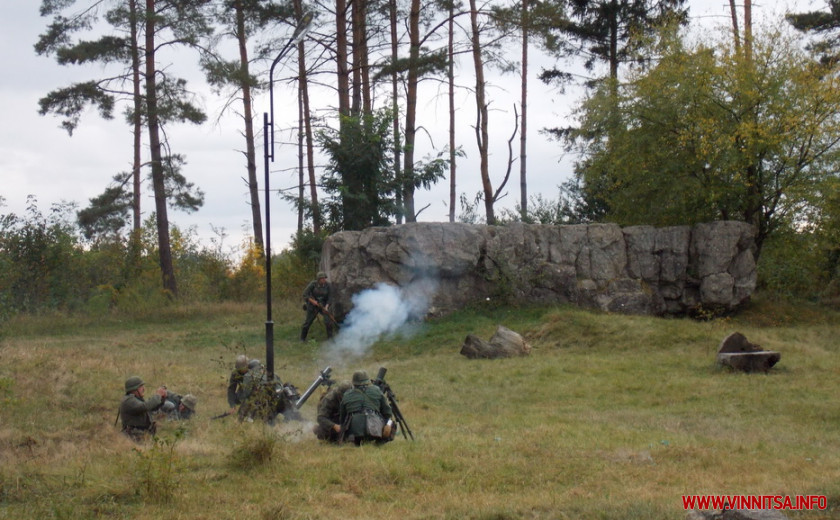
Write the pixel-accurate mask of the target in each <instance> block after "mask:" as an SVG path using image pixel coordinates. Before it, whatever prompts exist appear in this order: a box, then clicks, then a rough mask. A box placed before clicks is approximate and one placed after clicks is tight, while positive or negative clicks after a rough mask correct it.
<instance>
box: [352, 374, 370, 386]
mask: <svg viewBox="0 0 840 520" xmlns="http://www.w3.org/2000/svg"><path fill="white" fill-rule="evenodd" d="M369 384H370V378H369V377H368V375H367V372H365V371H364V370H359V371H358V372H355V373H353V386H362V385H369Z"/></svg>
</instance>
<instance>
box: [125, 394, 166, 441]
mask: <svg viewBox="0 0 840 520" xmlns="http://www.w3.org/2000/svg"><path fill="white" fill-rule="evenodd" d="M162 405H163V398H162V397H161V396H159V395H158V394H153V395H152V396H151V397H149V400H148V401H147V400H144V399H143V398H142V397H137V396H136V395H134V394H125V396H124V397H123V400H122V402H121V403H120V419H121V420H122V431H123V433H125V434H126V435H128V436H129V437H131V438H132V439H134V440H141V439H142V438H143V437H145V435H146V434H147V433H150V434H152V435H154V433H155V428H154V424H155V423H154V421H152V415H151V412H153V411H155V410H157V409H158V408H160V407H161V406H162Z"/></svg>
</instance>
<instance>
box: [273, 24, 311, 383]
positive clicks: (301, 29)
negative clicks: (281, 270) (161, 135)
mask: <svg viewBox="0 0 840 520" xmlns="http://www.w3.org/2000/svg"><path fill="white" fill-rule="evenodd" d="M311 22H312V15H311V14H309V13H307V14H304V15H303V17H302V18H301V20H300V22H298V25H297V27H295V32H294V33H293V34H292V36H291V38H289V41H287V42H286V45H284V46H283V48H282V49H281V50H280V53H278V54H277V57H276V58H274V61H273V62H272V63H271V69H269V72H268V109H269V111H268V112H264V113H263V150H264V151H265V154H264V158H265V311H266V317H265V363H266V369H267V371H268V380H269V381H273V380H274V321H273V320H272V317H271V213H270V208H271V202H270V197H269V195H270V190H269V175H268V173H269V172H268V169H269V168H268V165H269V162H274V67H276V66H277V64H278V63H280V60H282V59H283V57H284V56H285V55H286V53H287V52H289V50H291V49H292V46H293V45H295V44H296V43H298V42H299V41H300V40H301V38H303V36H304V34H305V33H306V30H307V29H308V28H309V24H310V23H311ZM269 114H270V115H269Z"/></svg>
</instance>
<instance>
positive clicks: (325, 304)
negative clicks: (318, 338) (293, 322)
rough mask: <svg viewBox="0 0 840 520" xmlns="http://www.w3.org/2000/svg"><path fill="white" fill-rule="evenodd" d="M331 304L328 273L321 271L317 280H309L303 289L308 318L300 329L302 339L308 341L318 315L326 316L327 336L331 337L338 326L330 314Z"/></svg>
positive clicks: (304, 305) (316, 276)
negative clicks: (310, 330)
mask: <svg viewBox="0 0 840 520" xmlns="http://www.w3.org/2000/svg"><path fill="white" fill-rule="evenodd" d="M330 304H332V288H331V287H330V283H329V282H328V281H327V273H325V272H323V271H320V272H318V274H317V275H315V280H312V281H311V282H309V285H307V286H306V289H305V290H304V291H303V309H304V310H305V311H306V319H305V320H304V322H303V326H302V327H301V329H300V340H301V341H306V336H307V334H309V327H311V326H312V323H313V322H314V321H315V318H317V317H318V314H322V315H323V316H324V326H325V327H326V328H327V338H331V337H332V335H333V330H335V328H336V327H337V325H336V323H335V322H334V321H333V320H332V317H331V316H330V312H329V310H330Z"/></svg>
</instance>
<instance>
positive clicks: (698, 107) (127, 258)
mask: <svg viewBox="0 0 840 520" xmlns="http://www.w3.org/2000/svg"><path fill="white" fill-rule="evenodd" d="M836 4H837V3H836V2H834V1H833V0H832V1H828V2H827V3H826V8H827V10H822V11H814V12H806V13H797V14H789V15H787V17H786V18H785V19H784V20H778V21H777V23H771V24H768V25H767V26H762V27H760V28H754V27H753V26H752V22H751V20H752V5H751V2H750V1H749V0H748V1H747V2H745V3H744V4H743V5H741V4H739V5H736V3H735V2H734V1H731V2H730V6H731V24H729V25H728V26H724V27H722V29H725V30H722V31H720V32H718V33H713V32H709V31H704V32H701V33H700V34H698V33H697V32H696V31H695V32H692V31H690V30H689V29H690V26H691V23H690V20H691V17H690V13H689V11H688V8H687V7H686V5H685V0H550V1H545V2H531V1H530V0H521V1H498V2H487V3H481V4H479V3H477V2H476V1H475V0H470V1H469V2H468V3H467V4H463V3H461V2H457V1H436V2H428V1H422V0H336V2H335V3H322V2H318V1H313V2H304V1H303V0H290V1H273V0H142V1H141V0H42V3H41V14H42V16H43V17H44V18H45V19H46V20H47V21H48V23H47V24H46V28H45V31H44V32H43V33H42V34H41V35H40V37H39V39H38V41H37V43H36V44H35V51H36V52H37V53H38V54H41V55H45V56H51V57H54V58H55V60H56V62H57V64H58V65H61V66H79V65H89V64H98V65H100V67H99V68H98V69H96V70H99V71H101V74H100V75H98V76H96V77H91V78H90V80H88V81H82V82H78V83H73V84H70V85H65V86H58V87H57V88H56V89H55V90H53V91H51V92H48V93H45V95H44V97H43V98H42V99H41V101H40V113H41V114H42V115H51V116H56V117H58V118H60V120H61V125H62V126H63V127H64V128H65V129H66V130H67V131H68V133H69V134H71V135H72V132H73V131H74V129H75V128H76V127H77V126H78V125H81V124H84V122H83V121H82V119H83V116H86V114H87V112H88V111H89V109H90V108H95V109H96V111H97V112H98V114H99V116H101V117H104V118H113V117H115V114H122V116H123V117H124V118H125V120H126V123H127V124H128V125H130V126H131V127H132V128H133V130H134V142H133V146H127V147H126V157H127V158H128V157H129V156H131V157H132V159H131V161H130V164H132V169H131V171H128V172H120V173H115V174H114V175H113V177H112V179H111V180H110V182H108V183H107V184H106V183H105V182H104V183H103V184H104V191H103V192H102V194H101V195H99V196H97V197H95V198H93V199H91V200H90V201H89V204H88V205H87V206H86V207H84V208H82V209H78V208H68V207H54V208H50V210H49V213H48V214H47V215H46V216H45V215H44V214H42V211H44V210H43V209H42V208H38V206H37V202H36V200H37V199H36V198H34V197H33V198H32V199H31V201H30V207H29V209H28V210H27V212H26V214H24V215H14V214H6V215H2V221H0V226H1V227H0V233H1V234H0V252H2V256H0V270H2V272H0V289H2V293H0V306H2V310H0V315H2V314H5V315H9V314H10V313H15V312H21V311H38V310H42V309H50V308H59V309H60V308H67V309H73V308H85V307H90V306H91V305H93V306H97V305H100V304H101V305H105V304H107V305H108V306H114V305H116V306H121V305H125V304H126V303H125V302H128V301H131V300H135V301H138V302H139V301H141V300H143V299H146V298H149V297H150V294H151V293H154V294H156V295H163V296H162V297H164V298H172V299H175V298H197V299H226V298H249V297H253V294H254V292H258V291H259V287H258V286H259V284H260V283H261V282H260V280H261V278H260V275H259V274H260V273H259V271H260V270H261V269H264V265H265V261H266V260H265V258H264V251H265V240H264V237H263V229H264V226H265V224H264V223H263V222H262V220H261V213H262V211H261V208H262V205H261V187H260V181H259V173H258V172H259V171H260V169H261V166H264V168H265V170H266V172H267V171H268V168H269V165H268V161H269V157H271V158H272V159H273V150H274V146H275V143H274V142H273V140H272V142H270V143H269V142H268V141H269V139H268V136H273V135H274V131H273V130H274V128H273V124H274V122H273V114H272V115H271V120H265V121H263V129H262V130H260V129H259V126H260V125H259V121H255V119H256V118H255V114H254V113H253V106H252V102H253V98H254V96H255V95H257V94H259V93H263V94H264V93H265V92H267V91H268V92H273V87H274V84H275V83H284V84H287V85H296V87H297V88H296V91H297V92H298V99H297V101H298V113H299V118H298V119H299V125H298V132H297V135H298V142H297V146H298V149H299V157H300V161H299V167H298V173H299V183H298V187H297V191H296V192H294V193H284V194H283V197H285V198H286V199H288V200H289V201H291V202H292V203H293V204H295V206H296V207H297V208H298V226H297V229H298V232H297V235H296V238H295V241H294V244H293V246H292V247H291V248H290V249H289V250H288V251H284V252H282V253H281V254H279V255H273V254H272V255H270V256H271V257H272V258H271V260H270V261H272V266H274V265H275V264H274V262H281V263H284V264H285V265H286V268H287V269H288V270H290V271H289V272H291V271H294V270H295V269H298V268H299V269H300V271H301V272H305V271H306V270H308V269H311V268H312V266H313V265H314V263H315V262H316V257H317V251H318V250H319V249H318V245H319V244H320V242H321V241H322V240H323V238H324V237H325V236H326V235H327V234H329V233H332V232H335V231H340V230H344V229H362V228H364V227H368V226H371V225H391V224H399V223H402V222H412V221H415V220H416V219H417V218H418V215H420V213H422V211H423V208H418V207H416V206H415V193H416V192H417V191H418V190H426V189H430V188H431V187H432V186H433V185H435V184H437V183H439V182H443V181H444V180H448V183H449V187H450V189H449V208H450V215H449V219H450V221H455V220H456V219H459V220H466V221H475V222H484V223H488V224H501V225H504V223H505V222H508V221H512V220H522V221H526V222H541V223H547V224H564V223H579V222H603V221H610V222H617V223H619V224H621V225H633V224H649V225H656V226H664V225H683V224H694V223H696V222H702V221H709V220H717V219H736V220H743V221H746V222H749V223H751V224H753V225H754V226H755V228H756V231H757V242H756V246H757V247H756V253H757V255H758V256H759V265H760V267H761V271H760V277H761V283H762V286H763V287H765V288H767V289H770V290H774V291H779V292H784V293H787V294H791V295H796V296H799V297H808V298H831V297H833V295H834V293H837V292H840V291H837V289H836V279H837V277H838V274H840V273H838V262H840V246H838V243H840V241H838V232H840V226H838V217H839V216H840V205H838V193H840V191H838V186H837V183H838V171H840V155H838V151H840V149H838V148H839V147H838V143H840V103H838V100H840V77H838V70H837V65H838V60H837V53H838V33H840V31H838V29H837V28H838V26H840V10H838V8H837V5H836ZM535 48H536V49H539V51H540V52H542V53H545V54H547V55H548V56H551V57H553V58H555V59H556V66H555V67H554V68H551V69H543V70H541V71H539V72H538V73H534V72H532V71H530V70H529V68H528V66H529V64H528V56H529V51H531V50H533V49H535ZM176 49H177V50H176ZM511 49H517V50H516V52H512V51H511ZM174 52H177V54H173V53H174ZM461 55H463V56H468V57H469V59H470V61H471V64H472V74H471V75H465V74H459V75H458V79H457V80H456V77H455V73H454V67H455V64H456V62H457V61H458V58H459V56H461ZM175 56H177V57H178V59H177V60H175ZM185 56H192V57H193V62H192V63H191V65H193V66H195V65H196V64H197V65H199V66H200V67H201V69H202V70H203V71H204V73H205V78H206V81H207V83H208V84H209V85H211V86H212V87H213V88H214V89H215V92H216V93H217V94H218V95H219V96H221V97H222V99H224V100H226V101H225V103H224V104H225V106H226V107H227V109H228V110H231V111H234V112H235V113H236V114H238V115H240V116H241V120H242V136H243V144H242V145H243V152H242V154H243V158H244V160H243V167H242V171H241V172H236V173H235V174H236V175H238V176H241V177H243V178H245V179H247V183H248V187H249V193H250V197H249V199H248V201H247V204H248V206H249V207H250V212H251V216H252V218H251V220H252V233H251V237H250V241H249V243H248V244H244V245H243V246H242V249H241V251H240V252H239V253H238V254H235V255H230V254H225V253H223V252H221V251H219V250H218V248H217V249H216V250H213V248H212V245H210V246H208V245H200V244H198V243H197V242H196V241H195V240H194V239H193V238H192V237H191V236H190V234H189V233H188V232H187V233H185V232H184V231H183V230H179V229H177V228H176V227H173V226H172V225H171V224H170V222H169V218H168V212H169V210H170V209H173V208H177V209H184V210H187V211H194V210H197V209H198V208H200V206H201V204H202V201H203V193H202V190H201V185H200V182H199V181H190V180H189V179H188V178H187V172H185V169H184V168H183V166H184V164H185V162H186V158H185V157H184V156H183V155H182V154H179V153H178V152H177V150H178V143H177V142H170V141H169V140H168V134H167V132H166V129H167V128H169V127H171V126H172V125H176V124H185V123H190V124H203V123H204V122H205V121H206V119H207V116H206V114H205V113H204V112H203V110H202V109H201V108H200V107H199V105H198V103H197V102H196V99H195V97H194V94H193V93H192V91H191V90H190V86H189V85H188V83H187V81H186V80H184V79H183V78H181V77H178V75H177V74H178V73H179V70H180V69H179V66H181V65H183V64H184V59H185V58H184V57H185ZM275 67H277V75H276V76H275V75H274V71H275ZM494 69H496V70H505V71H511V72H515V73H517V74H519V76H520V78H521V80H522V83H521V92H520V94H521V98H520V103H519V106H518V107H517V109H516V111H515V112H516V121H515V125H514V130H513V132H512V134H511V136H510V140H509V151H508V156H507V157H506V158H505V159H502V160H498V159H496V162H494V163H491V160H490V158H491V153H490V150H489V136H490V133H491V129H492V128H493V127H492V126H491V124H490V120H491V114H492V111H491V110H490V106H491V104H492V99H490V98H491V96H489V95H488V92H487V86H488V81H487V80H486V77H487V75H488V74H489V72H490V71H491V70H494ZM86 70H94V69H86ZM269 71H270V72H269ZM581 71H584V72H581ZM267 72H268V73H267ZM530 76H534V78H536V79H538V80H540V81H543V82H546V83H548V84H550V85H554V86H556V87H557V88H558V89H563V88H566V87H569V86H571V85H577V86H580V87H582V88H583V92H584V95H583V97H582V98H581V100H580V102H579V104H578V105H576V107H575V112H574V118H573V124H570V125H568V126H565V127H558V128H551V129H539V130H541V131H544V132H548V133H550V134H551V135H553V136H555V137H556V138H557V146H558V149H561V150H562V149H563V148H565V150H566V151H567V152H570V153H573V154H574V157H576V160H575V166H574V168H575V169H574V176H573V178H572V179H570V180H568V181H566V182H563V183H562V184H561V183H560V180H559V179H558V191H557V194H556V196H557V198H556V199H554V198H551V197H550V196H548V195H546V194H537V195H529V193H528V172H527V160H526V158H527V137H528V133H527V122H528V120H527V113H528V79H529V77H530ZM424 88H430V89H431V88H433V89H436V90H439V91H443V92H446V94H447V96H448V99H449V121H450V125H449V133H448V136H447V139H434V140H433V141H434V142H438V141H442V142H446V143H447V145H446V146H443V147H441V148H439V149H436V150H434V151H433V153H431V154H429V155H427V156H424V157H417V156H416V151H417V150H418V149H420V148H423V147H421V146H418V141H417V139H418V136H420V135H422V133H423V132H424V131H427V130H426V129H425V128H424V126H423V123H424V114H418V110H417V100H418V97H419V95H420V91H421V89H424ZM456 91H468V92H470V95H471V97H472V98H473V100H474V103H475V113H476V119H475V120H474V121H469V122H464V121H457V120H456V112H457V110H456V107H455V106H454V93H455V92H456ZM316 93H317V94H319V95H318V96H317V98H318V99H322V100H323V99H329V100H331V101H330V102H328V103H327V104H326V105H325V106H314V105H313V103H312V99H315V96H314V94H316ZM324 93H326V95H324ZM269 125H270V127H271V128H270V132H269V131H267V129H268V127H269ZM456 125H469V126H471V127H472V128H473V129H474V131H475V143H471V144H470V145H465V144H464V143H458V142H456V140H455V127H456ZM510 126H511V125H510V124H509V122H505V123H504V127H505V129H506V131H509V130H510ZM260 134H262V135H260ZM258 137H263V138H264V139H265V140H264V143H263V149H264V150H263V151H264V153H263V157H260V155H259V152H258V149H259V148H260V147H259V143H258V142H257V141H256V140H257V139H258ZM517 139H518V141H519V142H518V147H515V146H514V144H515V141H516V140H517ZM466 146H470V150H472V149H473V148H472V146H475V147H476V148H477V150H478V157H479V159H480V160H479V172H478V175H480V177H481V186H482V189H481V191H480V192H479V193H478V194H476V195H475V197H470V196H467V195H465V194H461V195H460V207H461V210H462V212H461V214H460V215H459V216H457V217H456V213H455V208H456V207H457V206H458V203H459V197H458V189H457V186H458V183H457V180H458V178H457V169H456V166H457V162H458V157H459V156H460V155H461V154H462V153H463V151H464V149H465V148H466ZM516 148H518V150H517V149H516ZM269 150H270V151H269ZM316 154H321V155H323V156H324V157H326V159H327V164H326V166H323V167H319V166H318V165H317V164H316V160H315V159H314V157H315V156H316ZM497 155H498V154H497ZM260 159H264V164H261V161H260ZM514 166H518V172H514ZM517 173H518V181H519V195H520V197H519V199H518V203H517V204H516V208H515V209H514V210H510V209H507V210H500V209H499V208H497V203H498V202H499V200H500V199H501V198H502V197H504V196H505V195H506V194H508V192H509V191H510V190H511V188H510V186H512V185H513V184H514V182H515V180H516V177H517V175H516V174H517ZM148 187H150V188H151V192H152V195H153V200H154V202H155V205H154V208H153V210H148V209H144V210H141V207H140V201H141V197H140V194H141V191H142V190H145V189H147V188H148ZM262 191H265V189H264V187H263V189H262ZM36 195H37V194H36ZM0 210H2V207H1V206H0ZM142 215H147V216H149V218H147V219H146V220H143V218H142ZM234 259H235V260H234ZM274 269H277V271H274V270H273V271H272V272H281V273H282V272H284V267H283V266H280V267H279V268H278V267H274ZM263 272H264V271H263ZM286 274H288V273H286ZM298 276H301V275H298ZM154 279H156V283H155V282H154V281H153V280H154ZM280 283H281V286H282V283H283V282H280ZM92 302H93V303H92Z"/></svg>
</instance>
